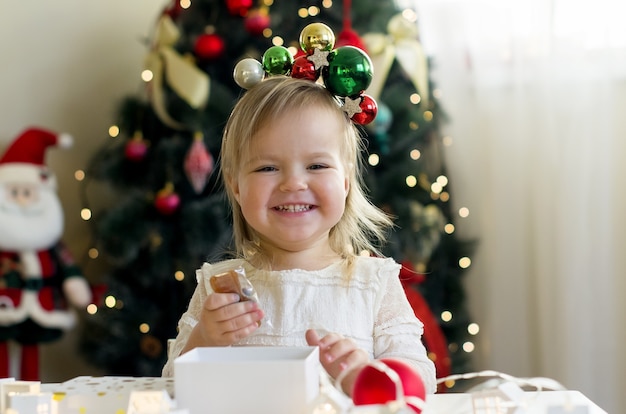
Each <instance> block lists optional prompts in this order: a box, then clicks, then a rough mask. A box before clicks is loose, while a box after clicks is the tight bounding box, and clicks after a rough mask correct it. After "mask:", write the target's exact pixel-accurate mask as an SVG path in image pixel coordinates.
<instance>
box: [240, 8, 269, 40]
mask: <svg viewBox="0 0 626 414" xmlns="http://www.w3.org/2000/svg"><path fill="white" fill-rule="evenodd" d="M244 27H245V28H246V31H247V32H248V33H250V34H251V35H253V36H259V35H262V34H263V31H264V30H265V29H267V28H268V27H270V15H269V12H268V11H267V8H266V7H264V8H260V9H254V10H250V11H249V12H248V14H247V16H246V20H245V21H244Z"/></svg>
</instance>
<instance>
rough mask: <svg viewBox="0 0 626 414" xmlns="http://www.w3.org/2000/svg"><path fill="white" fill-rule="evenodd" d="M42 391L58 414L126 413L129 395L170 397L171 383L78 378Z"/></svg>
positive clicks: (168, 380) (153, 379)
mask: <svg viewBox="0 0 626 414" xmlns="http://www.w3.org/2000/svg"><path fill="white" fill-rule="evenodd" d="M42 390H43V391H47V392H50V393H52V399H53V402H54V404H55V405H56V409H57V410H58V413H59V414H111V413H126V412H127V410H128V409H129V402H130V400H131V395H132V394H133V393H137V392H141V391H155V392H157V393H160V392H163V391H165V392H167V395H168V396H169V397H172V394H173V392H174V379H173V378H161V377H115V376H104V377H91V376H81V377H76V378H74V379H71V380H69V381H66V382H62V383H60V384H45V385H44V386H42ZM140 408H141V407H136V409H140Z"/></svg>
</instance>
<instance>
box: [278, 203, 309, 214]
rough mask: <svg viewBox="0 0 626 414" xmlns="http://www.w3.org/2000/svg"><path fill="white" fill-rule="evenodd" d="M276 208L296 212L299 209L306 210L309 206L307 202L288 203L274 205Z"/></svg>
mask: <svg viewBox="0 0 626 414" xmlns="http://www.w3.org/2000/svg"><path fill="white" fill-rule="evenodd" d="M276 209H277V210H280V211H289V212H291V213H296V212H301V211H308V210H310V209H311V206H310V205H308V204H290V205H287V206H278V207H276Z"/></svg>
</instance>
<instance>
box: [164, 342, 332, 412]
mask: <svg viewBox="0 0 626 414" xmlns="http://www.w3.org/2000/svg"><path fill="white" fill-rule="evenodd" d="M320 369H321V365H320V363H319V350H318V348H317V347H213V348H196V349H194V350H192V351H189V352H187V353H186V354H184V355H182V356H180V357H178V358H177V359H176V360H175V361H174V378H175V395H176V404H177V407H178V408H183V409H188V410H189V413H190V414H223V413H255V414H305V413H306V412H307V409H308V408H309V404H310V403H311V402H312V401H313V400H314V399H315V398H316V397H317V396H318V394H319V378H320Z"/></svg>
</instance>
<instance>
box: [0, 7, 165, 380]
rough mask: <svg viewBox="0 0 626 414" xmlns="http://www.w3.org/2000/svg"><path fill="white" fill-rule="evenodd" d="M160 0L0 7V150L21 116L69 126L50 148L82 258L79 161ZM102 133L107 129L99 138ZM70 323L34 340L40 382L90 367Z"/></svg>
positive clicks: (111, 109) (84, 232) (90, 150)
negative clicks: (64, 145) (58, 334)
mask: <svg viewBox="0 0 626 414" xmlns="http://www.w3.org/2000/svg"><path fill="white" fill-rule="evenodd" d="M164 4H166V2H165V1H163V0H132V1H128V0H106V1H90V2H84V1H80V0H55V1H33V0H26V1H8V0H5V1H3V2H2V6H3V7H2V11H1V12H0V55H1V56H0V114H1V115H0V117H1V119H2V122H1V123H0V153H3V152H4V150H5V149H6V147H7V145H8V144H9V143H10V142H11V141H13V139H15V137H17V136H18V134H19V133H20V132H21V131H22V129H24V128H26V127H28V126H40V127H45V128H49V129H52V130H55V131H59V132H68V133H70V134H72V135H73V136H74V145H73V147H72V148H71V149H69V150H60V149H50V150H48V152H47V163H48V165H49V166H50V167H51V168H52V169H53V171H54V172H55V173H56V174H57V178H58V181H59V197H60V198H61V202H62V203H63V206H64V210H65V217H66V224H65V233H64V237H63V239H64V241H65V242H66V243H67V244H68V246H69V248H70V249H71V251H72V253H73V254H74V256H75V257H76V259H77V260H82V258H83V257H84V255H85V254H86V249H87V247H88V244H89V240H90V232H89V228H88V225H87V224H86V223H85V222H83V221H82V219H81V218H80V216H79V213H80V208H81V203H80V199H79V184H78V182H77V181H76V180H75V179H74V171H76V170H78V169H84V168H85V167H86V166H87V163H88V162H89V159H90V157H91V156H92V155H93V154H94V152H95V151H96V149H98V148H99V147H100V146H101V145H103V144H104V143H105V142H106V140H107V139H108V136H107V129H108V127H109V125H111V123H112V122H113V121H114V114H115V111H116V109H117V104H118V102H119V100H120V99H121V98H122V97H123V96H124V95H127V94H132V93H134V92H136V91H138V90H139V89H138V88H139V87H140V79H139V74H140V71H141V69H142V64H143V57H144V54H145V52H146V50H147V49H146V47H145V46H144V43H143V42H144V40H145V39H146V38H147V36H149V35H150V33H151V30H152V29H153V25H154V22H155V21H156V19H157V18H158V15H159V13H160V11H161V10H162V9H163V7H164ZM109 139H110V138H109ZM76 336H77V335H76V332H75V331H73V332H69V333H68V334H67V335H66V336H65V337H64V338H63V339H62V340H60V341H58V342H55V343H52V344H48V345H44V346H43V347H42V354H41V374H42V380H43V381H45V382H56V381H64V380H67V379H69V378H73V377H75V376H78V375H98V372H97V370H95V369H94V368H93V367H90V366H89V365H87V364H86V363H85V361H84V360H83V359H82V358H80V357H79V356H77V355H76V346H75V341H76Z"/></svg>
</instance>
